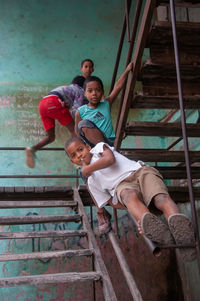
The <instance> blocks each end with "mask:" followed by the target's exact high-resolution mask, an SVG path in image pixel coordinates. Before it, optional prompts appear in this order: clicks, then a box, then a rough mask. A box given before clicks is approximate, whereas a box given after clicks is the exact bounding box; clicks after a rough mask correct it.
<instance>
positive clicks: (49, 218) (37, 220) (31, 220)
mask: <svg viewBox="0 0 200 301" xmlns="http://www.w3.org/2000/svg"><path fill="white" fill-rule="evenodd" d="M80 220H81V216H80V215H79V214H71V215H31V216H0V225H23V224H41V223H56V222H66V223H67V222H79V221H80Z"/></svg>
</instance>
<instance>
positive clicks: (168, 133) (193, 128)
mask: <svg viewBox="0 0 200 301" xmlns="http://www.w3.org/2000/svg"><path fill="white" fill-rule="evenodd" d="M186 127H187V136H188V137H199V136H200V125H199V124H193V123H188V124H187V126H186ZM124 132H125V135H126V136H156V137H157V136H158V137H160V136H164V137H182V128H181V123H161V122H160V123H159V122H134V121H130V122H129V123H128V124H127V125H126V128H125V130H124Z"/></svg>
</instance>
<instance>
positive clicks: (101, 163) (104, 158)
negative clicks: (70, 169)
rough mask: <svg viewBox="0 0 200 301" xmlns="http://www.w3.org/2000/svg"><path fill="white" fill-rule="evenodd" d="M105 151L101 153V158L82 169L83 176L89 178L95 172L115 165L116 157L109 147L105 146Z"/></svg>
mask: <svg viewBox="0 0 200 301" xmlns="http://www.w3.org/2000/svg"><path fill="white" fill-rule="evenodd" d="M103 149H104V151H103V152H102V153H101V158H100V159H99V160H97V161H96V162H94V163H91V164H89V165H85V164H84V162H83V167H82V169H81V172H82V174H83V175H84V176H85V177H89V176H90V175H91V174H92V173H93V172H94V171H96V170H99V169H103V168H107V167H109V166H111V165H113V164H114V163H115V156H114V154H113V152H112V151H111V150H110V148H109V147H108V146H106V145H105V144H104V146H103Z"/></svg>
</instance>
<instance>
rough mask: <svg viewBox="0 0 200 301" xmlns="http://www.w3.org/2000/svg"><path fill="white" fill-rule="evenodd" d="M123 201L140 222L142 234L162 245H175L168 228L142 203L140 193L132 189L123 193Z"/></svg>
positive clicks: (139, 226) (139, 228)
mask: <svg viewBox="0 0 200 301" xmlns="http://www.w3.org/2000/svg"><path fill="white" fill-rule="evenodd" d="M121 200H122V202H123V203H124V205H125V206H126V207H127V209H128V211H129V212H130V214H131V215H132V216H133V217H134V218H135V219H136V220H137V222H138V230H139V233H140V234H145V235H146V236H147V237H148V238H149V239H151V240H152V241H155V242H157V243H161V244H171V243H173V238H172V236H171V233H170V231H169V229H168V227H167V226H166V225H165V224H164V223H163V222H162V221H161V220H160V219H158V218H157V217H156V216H155V215H153V214H151V213H150V212H149V210H148V208H147V207H146V206H145V205H144V204H143V202H141V200H140V199H139V197H138V193H137V192H136V191H134V190H132V189H124V190H122V191H121Z"/></svg>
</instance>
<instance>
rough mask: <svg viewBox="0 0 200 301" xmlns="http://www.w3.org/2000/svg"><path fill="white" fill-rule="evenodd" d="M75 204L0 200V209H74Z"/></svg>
mask: <svg viewBox="0 0 200 301" xmlns="http://www.w3.org/2000/svg"><path fill="white" fill-rule="evenodd" d="M76 206H77V203H76V202H73V201H71V202H70V201H40V200H36V201H15V200H5V199H4V200H2V199H0V208H1V209H3V208H4V209H7V208H43V207H45V208H48V207H70V208H71V207H76Z"/></svg>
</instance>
